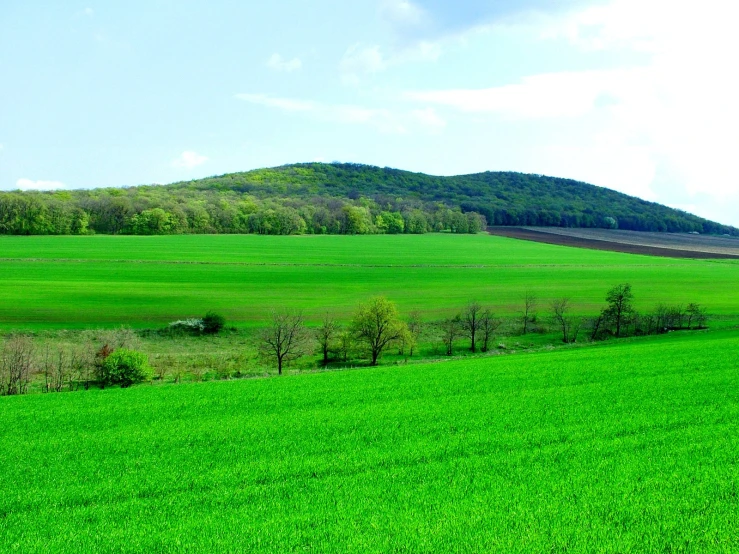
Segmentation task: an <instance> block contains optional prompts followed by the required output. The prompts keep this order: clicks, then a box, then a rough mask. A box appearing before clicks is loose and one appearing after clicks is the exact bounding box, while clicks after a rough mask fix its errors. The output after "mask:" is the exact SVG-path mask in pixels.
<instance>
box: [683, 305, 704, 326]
mask: <svg viewBox="0 0 739 554" xmlns="http://www.w3.org/2000/svg"><path fill="white" fill-rule="evenodd" d="M685 316H686V317H687V318H688V329H692V328H693V323H695V324H696V327H697V328H698V329H702V328H703V326H705V324H706V321H707V320H708V316H707V315H706V309H705V308H703V307H702V306H701V305H700V304H696V303H695V302H691V303H690V304H688V307H687V308H686V309H685Z"/></svg>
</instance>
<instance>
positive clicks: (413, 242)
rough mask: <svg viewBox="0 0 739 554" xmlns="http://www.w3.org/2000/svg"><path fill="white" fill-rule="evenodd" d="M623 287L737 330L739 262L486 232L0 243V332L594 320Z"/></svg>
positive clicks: (641, 299)
mask: <svg viewBox="0 0 739 554" xmlns="http://www.w3.org/2000/svg"><path fill="white" fill-rule="evenodd" d="M621 282H630V283H631V284H632V285H633V287H634V294H635V304H636V307H637V308H642V307H644V308H651V307H652V306H653V305H654V304H655V303H657V302H676V301H678V302H684V303H687V302H699V303H701V304H703V305H705V306H706V307H707V309H708V310H709V312H710V313H711V314H714V315H717V316H723V317H724V318H728V319H732V318H735V317H736V319H739V298H738V297H737V295H736V283H737V282H739V261H733V260H721V261H716V260H685V259H683V260H680V259H670V258H654V257H648V256H635V255H628V254H620V253H613V252H599V251H590V250H583V249H576V248H568V247H562V246H555V245H547V244H537V243H532V242H528V241H519V240H514V239H508V238H502V237H493V236H489V235H474V236H472V235H450V234H430V235H418V236H415V235H402V236H397V235H396V236H393V235H374V236H293V237H263V236H253V235H233V236H224V235H219V236H203V235H189V236H164V237H162V236H159V237H140V236H139V237H132V236H92V237H68V236H67V237H64V236H61V237H38V236H36V237H10V236H2V237H0V284H1V285H2V286H0V327H2V328H5V329H13V328H20V327H23V328H32V329H33V328H74V327H77V328H79V327H95V326H116V325H121V324H129V325H132V326H134V327H147V326H156V325H161V324H166V323H167V322H169V321H173V320H176V319H179V318H182V317H188V316H193V315H201V314H202V313H204V312H206V311H207V310H211V309H212V310H217V311H219V312H221V313H223V314H224V315H225V316H226V317H227V319H228V320H229V322H230V324H236V325H259V324H260V322H261V321H264V320H265V319H266V317H267V314H268V313H269V311H270V310H271V309H272V308H274V307H277V306H291V307H296V308H301V309H303V310H304V311H305V313H306V316H307V317H308V319H309V320H313V321H315V320H317V319H319V318H320V317H321V316H322V314H324V313H325V312H327V311H330V312H332V313H334V314H335V315H336V316H337V317H339V318H348V317H349V315H350V314H351V312H352V311H353V310H354V308H355V306H356V305H357V303H358V302H361V301H363V300H364V299H366V298H367V297H368V296H371V295H376V294H383V295H386V296H387V297H388V298H390V299H391V300H393V301H395V302H396V303H397V304H398V306H399V308H400V309H401V311H403V312H408V311H410V310H419V311H421V312H422V314H425V315H428V316H429V317H436V316H438V315H443V314H444V313H451V312H452V311H454V310H458V309H459V308H460V306H462V305H464V304H465V303H466V302H468V301H469V300H471V299H476V300H478V301H480V302H483V303H486V304H490V305H493V306H495V307H496V310H497V311H499V313H501V314H503V315H505V314H511V313H513V312H515V310H517V309H518V304H519V303H520V299H521V297H522V295H523V294H524V293H525V291H527V290H530V291H534V292H535V293H536V294H537V295H538V296H539V297H540V300H541V302H542V304H543V305H544V304H545V303H546V302H547V301H548V300H550V299H552V298H555V297H561V296H568V297H570V298H571V299H572V302H573V305H574V308H575V310H576V311H577V312H579V313H582V314H592V313H595V312H597V311H598V310H599V309H600V307H601V306H602V303H603V297H604V294H605V291H606V290H607V289H608V288H610V287H611V286H613V285H614V284H617V283H621Z"/></svg>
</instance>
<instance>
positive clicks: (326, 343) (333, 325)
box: [316, 313, 341, 366]
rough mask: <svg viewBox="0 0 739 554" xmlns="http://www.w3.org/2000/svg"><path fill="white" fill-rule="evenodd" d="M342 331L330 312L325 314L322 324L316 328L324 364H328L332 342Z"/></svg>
mask: <svg viewBox="0 0 739 554" xmlns="http://www.w3.org/2000/svg"><path fill="white" fill-rule="evenodd" d="M340 331H341V327H340V326H339V323H338V322H337V321H336V319H334V317H333V316H331V315H330V314H328V313H327V314H326V315H324V316H323V321H321V326H320V327H319V328H318V329H316V340H317V341H318V347H319V348H320V349H321V353H322V354H323V365H324V366H326V365H328V355H329V352H330V350H331V344H332V343H333V342H334V340H335V339H336V336H337V335H338V334H339V332H340Z"/></svg>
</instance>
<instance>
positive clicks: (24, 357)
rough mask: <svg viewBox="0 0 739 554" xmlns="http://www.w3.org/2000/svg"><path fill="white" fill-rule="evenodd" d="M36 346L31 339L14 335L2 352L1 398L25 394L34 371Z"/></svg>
mask: <svg viewBox="0 0 739 554" xmlns="http://www.w3.org/2000/svg"><path fill="white" fill-rule="evenodd" d="M33 357H34V346H33V342H32V340H31V338H30V337H27V336H23V335H13V336H11V337H10V338H8V340H7V341H6V342H5V344H4V345H3V348H2V350H0V396H3V395H8V396H10V395H14V394H25V393H26V392H27V391H28V384H29V383H30V381H31V373H32V371H33Z"/></svg>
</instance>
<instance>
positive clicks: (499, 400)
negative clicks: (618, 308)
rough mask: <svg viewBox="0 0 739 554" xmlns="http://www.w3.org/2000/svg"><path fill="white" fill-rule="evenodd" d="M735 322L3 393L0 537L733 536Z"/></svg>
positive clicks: (433, 544) (37, 544)
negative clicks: (344, 365) (96, 387)
mask: <svg viewBox="0 0 739 554" xmlns="http://www.w3.org/2000/svg"><path fill="white" fill-rule="evenodd" d="M738 345H739V332H737V331H722V332H712V333H691V334H684V333H674V334H671V335H667V336H662V337H658V338H651V339H630V340H625V341H619V342H609V343H604V344H601V345H598V346H591V347H587V348H578V349H571V350H561V351H557V352H553V353H547V354H522V355H517V356H509V357H498V358H489V359H478V360H467V361H457V362H449V363H437V364H425V365H421V364H419V365H413V366H406V367H383V368H378V369H365V370H360V371H344V372H336V373H321V374H313V375H302V376H294V377H289V378H284V379H263V380H245V381H236V382H215V383H202V384H187V385H180V386H167V387H154V386H139V387H136V388H133V389H108V390H103V391H89V392H80V393H74V394H62V395H34V396H28V397H6V398H0V445H2V447H1V448H0V466H1V467H2V468H3V471H2V474H0V545H1V546H2V548H1V549H2V551H4V552H60V551H70V552H72V551H73V552H83V551H84V552H101V551H106V552H162V551H168V552H189V551H203V552H215V551H219V552H246V551H264V552H280V553H282V552H297V551H301V552H441V551H449V552H494V551H499V552H564V551H567V552H635V551H649V552H735V551H737V550H738V549H739V531H738V530H739V388H738V387H737V386H736V384H737V382H738V380H739V350H737V346H738Z"/></svg>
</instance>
